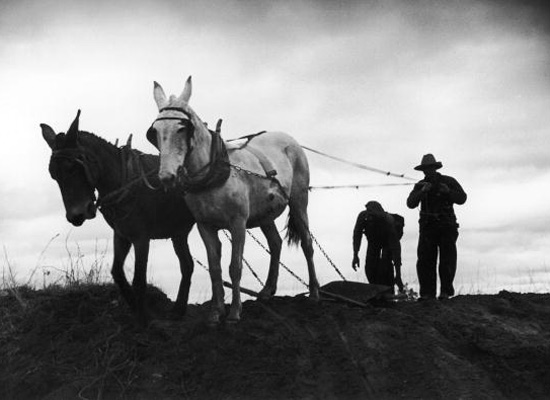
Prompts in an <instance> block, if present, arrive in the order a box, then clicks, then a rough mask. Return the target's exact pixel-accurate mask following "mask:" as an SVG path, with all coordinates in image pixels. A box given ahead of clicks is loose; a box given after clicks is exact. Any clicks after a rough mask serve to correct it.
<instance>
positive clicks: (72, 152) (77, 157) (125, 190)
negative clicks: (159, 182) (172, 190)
mask: <svg viewBox="0 0 550 400" xmlns="http://www.w3.org/2000/svg"><path fill="white" fill-rule="evenodd" d="M124 151H126V152H128V154H129V155H130V156H129V157H126V154H125V153H124ZM122 152H123V153H122V161H121V164H122V180H123V181H127V182H126V183H125V184H123V185H122V186H121V187H119V188H118V189H116V190H113V191H112V192H109V193H108V194H106V195H105V196H100V197H99V198H98V199H97V201H96V202H95V206H96V208H98V209H101V210H102V211H104V209H106V208H111V207H114V206H115V205H117V204H119V203H121V202H122V201H123V200H125V199H126V197H127V196H128V195H129V194H130V189H131V188H132V186H134V185H136V184H138V183H140V182H142V181H143V183H144V184H145V185H146V186H147V187H148V188H150V189H151V190H156V189H157V188H155V187H153V186H152V185H151V183H150V182H149V180H148V178H149V177H151V176H153V175H154V174H155V173H156V172H157V168H153V169H151V170H150V171H148V172H147V173H145V171H144V170H143V165H142V164H141V163H140V162H139V156H137V157H136V156H135V155H134V154H133V153H131V151H130V150H124V148H123V149H122ZM55 159H66V160H71V161H74V162H76V163H77V164H79V165H81V166H82V168H83V169H84V173H85V176H86V180H87V181H88V184H89V185H90V187H92V188H93V189H97V180H98V177H97V172H96V173H94V169H92V168H91V167H90V165H91V164H93V165H98V162H97V160H96V159H95V157H91V156H88V154H86V153H85V152H84V151H83V150H82V149H78V148H76V149H60V150H55V151H54V152H53V153H52V156H51V160H55ZM50 162H51V161H50ZM129 162H130V163H132V164H134V165H135V164H137V171H138V176H137V177H136V178H134V179H132V180H128V178H129V176H128V175H129V169H131V167H130V168H129V167H128V163H129ZM94 197H95V196H94Z"/></svg>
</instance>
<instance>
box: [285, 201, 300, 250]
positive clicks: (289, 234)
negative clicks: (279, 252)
mask: <svg viewBox="0 0 550 400" xmlns="http://www.w3.org/2000/svg"><path fill="white" fill-rule="evenodd" d="M300 223H303V222H302V221H301V220H300V218H299V216H297V215H295V213H293V212H292V209H290V211H289V213H288V219H287V222H286V236H285V239H286V240H287V243H288V245H289V246H293V245H294V246H298V245H299V244H300V242H301V240H302V238H301V236H300V233H299V232H300V231H299V225H298V224H300Z"/></svg>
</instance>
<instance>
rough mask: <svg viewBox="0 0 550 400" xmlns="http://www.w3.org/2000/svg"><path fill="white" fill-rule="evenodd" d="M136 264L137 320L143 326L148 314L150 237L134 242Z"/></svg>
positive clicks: (134, 281) (134, 285)
mask: <svg viewBox="0 0 550 400" xmlns="http://www.w3.org/2000/svg"><path fill="white" fill-rule="evenodd" d="M134 253H135V257H136V260H135V266H134V280H133V282H132V287H133V288H134V294H135V304H136V313H137V320H138V323H139V324H140V325H141V326H145V325H147V315H146V311H145V293H146V290H147V261H148V258H149V239H148V238H140V239H138V240H136V241H135V242H134Z"/></svg>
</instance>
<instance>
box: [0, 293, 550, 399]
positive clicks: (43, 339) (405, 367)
mask: <svg viewBox="0 0 550 400" xmlns="http://www.w3.org/2000/svg"><path fill="white" fill-rule="evenodd" d="M331 290H333V291H339V292H340V293H339V294H341V295H345V296H350V297H356V298H358V297H357V296H359V297H360V295H361V294H360V293H353V290H351V289H350V290H347V289H346V286H345V285H342V284H339V285H336V286H334V285H333V287H332V288H331ZM362 300H369V299H368V298H363V299H362ZM149 305H150V309H151V310H152V312H154V313H155V314H156V315H157V318H156V319H155V320H154V321H152V323H151V324H150V325H149V326H148V327H147V328H141V327H138V326H137V325H136V324H135V322H134V318H133V316H132V314H131V312H130V310H129V308H128V307H127V306H126V305H125V304H124V303H123V302H122V300H121V299H120V297H119V294H118V291H117V289H116V288H115V287H114V286H112V285H103V286H85V287H77V288H63V289H60V288H51V289H47V290H43V291H34V290H30V289H24V288H22V289H17V290H12V291H9V292H4V293H3V294H2V296H1V297H0V398H1V399H56V400H57V399H79V398H81V399H394V398H407V399H499V398H508V399H520V398H526V399H527V398H537V399H538V398H540V399H543V398H544V399H548V398H550V294H517V293H509V292H505V291H503V292H501V293H499V294H498V295H472V296H457V297H455V298H453V299H449V300H445V301H438V300H434V301H427V302H416V301H402V302H391V301H382V300H371V301H370V303H369V305H368V306H367V307H359V306H356V305H351V304H348V303H343V302H340V301H336V300H323V301H321V302H313V301H311V300H309V299H308V298H307V297H300V296H298V297H275V298H274V299H272V300H270V301H267V302H258V301H246V302H245V303H244V304H243V319H242V321H240V322H239V323H237V324H227V323H221V324H219V325H218V326H214V327H212V326H209V325H208V324H207V321H206V317H207V312H208V304H202V305H191V306H189V310H188V313H187V315H186V316H185V317H183V318H180V319H169V318H168V313H167V310H168V309H169V307H170V306H171V302H170V300H169V299H168V298H167V297H166V296H164V295H163V294H162V293H161V292H160V291H158V289H154V288H150V295H149Z"/></svg>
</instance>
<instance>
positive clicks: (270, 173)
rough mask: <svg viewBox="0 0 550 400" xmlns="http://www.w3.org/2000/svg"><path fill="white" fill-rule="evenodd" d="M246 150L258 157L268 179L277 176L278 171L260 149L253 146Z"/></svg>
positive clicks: (247, 147)
mask: <svg viewBox="0 0 550 400" xmlns="http://www.w3.org/2000/svg"><path fill="white" fill-rule="evenodd" d="M244 150H247V151H249V152H250V153H252V154H254V156H256V158H257V159H258V161H259V162H260V164H261V166H262V168H263V169H264V172H265V175H266V176H267V177H268V178H272V177H274V176H275V175H277V170H276V169H275V168H274V167H273V163H272V162H271V161H270V160H269V158H267V157H266V156H265V154H264V153H263V152H261V151H260V150H258V149H255V148H254V147H252V146H246V147H245V148H244Z"/></svg>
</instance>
